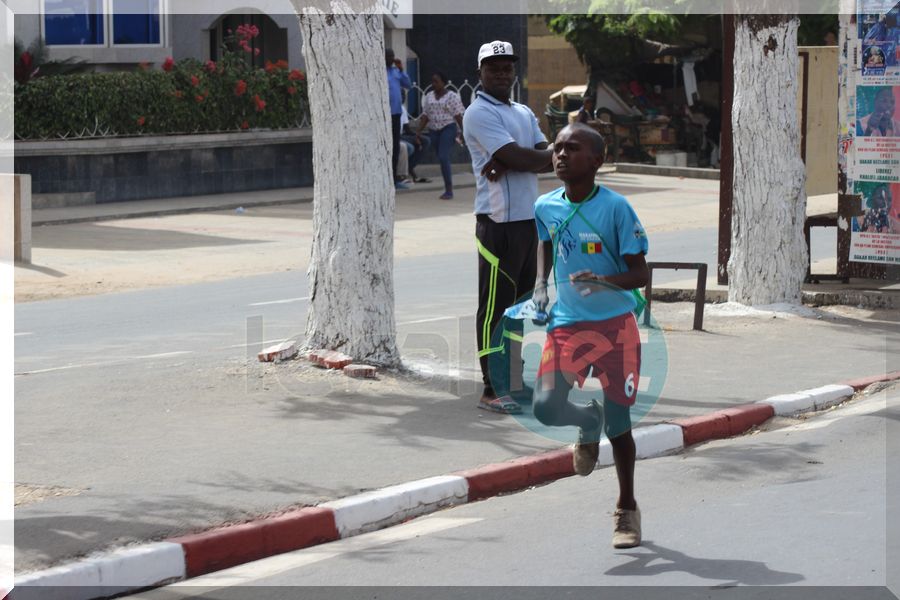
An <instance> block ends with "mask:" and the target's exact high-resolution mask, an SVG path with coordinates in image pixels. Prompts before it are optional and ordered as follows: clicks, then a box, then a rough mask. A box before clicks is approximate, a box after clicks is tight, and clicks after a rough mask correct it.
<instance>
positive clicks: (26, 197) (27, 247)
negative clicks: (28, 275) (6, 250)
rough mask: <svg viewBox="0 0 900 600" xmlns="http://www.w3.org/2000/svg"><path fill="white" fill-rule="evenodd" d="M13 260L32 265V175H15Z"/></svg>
mask: <svg viewBox="0 0 900 600" xmlns="http://www.w3.org/2000/svg"><path fill="white" fill-rule="evenodd" d="M14 179H15V190H14V192H13V215H14V217H13V219H14V220H13V228H14V233H13V259H14V260H15V261H17V262H23V263H28V264H30V263H31V175H15V177H14Z"/></svg>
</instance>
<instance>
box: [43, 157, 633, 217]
mask: <svg viewBox="0 0 900 600" xmlns="http://www.w3.org/2000/svg"><path fill="white" fill-rule="evenodd" d="M418 171H419V172H418V174H419V176H423V177H426V178H428V179H431V182H430V183H418V184H414V185H413V186H412V189H410V190H399V191H398V192H397V195H398V196H402V195H406V194H409V193H413V192H428V191H436V192H441V191H443V189H444V185H443V183H442V182H441V174H440V170H439V167H437V166H436V165H421V166H420V167H419V168H418ZM614 171H615V167H604V168H603V169H601V171H600V172H601V174H602V173H611V172H614ZM540 178H541V179H554V176H553V175H552V174H545V175H541V176H540ZM453 186H454V189H465V188H471V187H475V176H474V175H473V174H472V169H471V167H468V166H467V165H453ZM312 199H313V188H311V187H303V188H287V189H274V190H261V191H256V192H240V193H233V194H213V195H207V196H185V197H179V198H162V199H159V200H135V201H131V202H109V203H104V204H91V205H87V206H68V207H64V208H42V209H35V210H33V211H32V218H31V222H32V225H34V226H40V225H65V224H72V223H93V222H99V221H109V220H114V219H134V218H140V217H159V216H165V215H184V214H190V213H197V212H209V211H219V210H231V209H236V208H239V207H243V208H258V207H262V206H282V205H285V204H297V203H301V202H312Z"/></svg>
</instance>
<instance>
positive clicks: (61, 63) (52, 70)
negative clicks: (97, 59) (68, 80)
mask: <svg viewBox="0 0 900 600" xmlns="http://www.w3.org/2000/svg"><path fill="white" fill-rule="evenodd" d="M47 54H48V53H47V46H45V45H44V42H43V41H42V40H41V39H40V38H38V39H36V40H34V41H33V42H32V43H31V45H30V46H28V49H27V50H26V49H25V47H24V44H23V43H22V40H20V39H19V38H15V40H14V42H13V57H14V60H13V73H14V75H15V79H16V81H18V82H19V83H28V82H29V81H30V80H31V79H33V78H35V77H46V76H48V75H69V74H71V73H81V72H84V71H87V70H88V69H89V65H88V64H87V63H86V62H84V61H83V60H79V59H76V58H67V59H65V60H50V59H49V58H48V57H47Z"/></svg>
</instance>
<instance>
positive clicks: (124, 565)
mask: <svg viewBox="0 0 900 600" xmlns="http://www.w3.org/2000/svg"><path fill="white" fill-rule="evenodd" d="M897 380H900V371H894V372H891V373H886V374H884V375H875V376H871V377H865V378H860V379H854V380H851V381H846V382H843V383H840V384H834V385H826V386H822V387H819V388H815V389H810V390H802V391H799V392H795V393H793V394H784V395H778V396H772V397H769V398H766V399H764V400H760V401H758V402H755V403H751V404H744V405H742V406H738V407H735V408H730V409H726V410H722V411H717V412H714V413H710V414H708V415H704V416H700V417H691V418H686V419H676V420H674V421H672V422H670V423H662V424H659V425H653V426H649V427H639V428H636V429H634V432H633V433H634V438H635V444H636V446H637V454H638V458H642V459H646V458H653V457H657V456H664V455H668V454H675V453H678V452H681V451H683V450H684V449H685V448H687V447H690V446H692V445H695V444H699V443H702V442H706V441H710V440H714V439H724V438H728V437H734V436H738V435H741V434H743V433H745V432H746V431H748V430H750V429H752V428H753V427H756V426H759V425H762V424H763V423H765V422H766V421H768V420H769V419H771V418H772V417H774V416H777V415H796V414H800V413H804V412H811V411H821V410H825V409H827V408H829V407H832V406H835V405H837V404H840V403H842V402H844V401H845V400H847V399H849V398H851V397H852V396H853V394H854V393H856V392H859V391H862V390H864V389H866V388H867V387H869V386H870V385H873V384H876V383H882V382H891V381H897ZM598 464H599V465H602V466H605V465H611V464H613V461H612V451H611V447H610V445H609V441H608V440H607V439H604V440H603V441H602V442H601V449H600V458H599V460H598ZM572 475H574V470H573V467H572V452H571V449H569V448H564V449H559V450H553V451H550V452H543V453H540V454H536V455H532V456H526V457H520V458H515V459H512V460H509V461H506V462H502V463H497V464H490V465H485V466H482V467H478V468H475V469H469V470H465V471H460V472H457V473H453V474H450V475H446V476H438V477H431V478H428V479H422V480H418V481H413V482H408V483H404V484H400V485H395V486H390V487H387V488H383V489H380V490H375V491H373V492H366V493H364V494H359V495H357V496H350V497H348V498H343V499H340V500H335V501H331V502H326V503H324V504H322V505H320V506H317V507H308V508H302V509H298V510H295V511H290V512H288V513H285V514H282V515H278V516H270V517H264V518H261V519H257V520H254V521H250V522H247V523H242V524H239V525H230V526H226V527H219V528H216V529H212V530H209V531H205V532H201V533H196V534H191V535H186V536H179V537H175V538H170V539H168V540H165V541H163V542H157V543H152V544H144V545H138V546H132V547H128V548H122V549H118V550H114V551H111V552H105V553H100V554H97V555H94V556H91V557H88V558H86V559H83V560H80V561H76V562H73V563H68V564H64V565H60V566H57V567H53V568H50V569H46V570H43V571H36V572H33V573H29V574H26V575H23V576H22V577H20V578H18V579H17V580H16V582H15V586H16V588H25V589H27V588H38V587H39V588H41V596H40V597H41V599H42V600H44V599H55V598H59V599H61V600H62V599H66V600H92V599H94V598H101V597H107V596H111V595H118V594H123V593H125V592H129V591H134V592H136V591H138V590H142V589H146V588H150V587H157V586H161V585H166V584H169V583H173V582H176V581H180V580H184V579H189V578H192V577H197V576H199V575H204V574H207V573H212V572H215V571H219V570H222V569H226V568H230V567H234V566H237V565H240V564H245V563H247V562H251V561H254V560H260V559H262V558H266V557H269V556H274V555H277V554H281V553H284V552H290V551H293V550H299V549H302V548H308V547H311V546H316V545H319V544H324V543H327V542H331V541H335V540H338V539H344V538H348V537H353V536H355V535H359V534H361V533H366V532H370V531H375V530H378V529H383V528H385V527H390V526H391V525H395V524H399V523H402V522H404V521H406V520H408V519H410V518H414V517H417V516H422V515H426V514H430V513H433V512H436V511H438V510H441V509H443V508H446V507H449V506H457V505H461V504H465V503H467V502H474V501H476V500H482V499H486V498H490V497H494V496H498V495H501V494H506V493H512V492H516V491H519V490H523V489H526V488H529V487H533V486H537V485H541V484H545V483H549V482H552V481H555V480H557V479H562V478H565V477H570V476H572ZM5 598H8V599H9V600H17V598H18V595H17V594H16V591H15V589H14V590H13V591H12V592H10V594H9V595H7V596H6V597H5Z"/></svg>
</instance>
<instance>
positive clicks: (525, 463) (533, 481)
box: [453, 450, 575, 502]
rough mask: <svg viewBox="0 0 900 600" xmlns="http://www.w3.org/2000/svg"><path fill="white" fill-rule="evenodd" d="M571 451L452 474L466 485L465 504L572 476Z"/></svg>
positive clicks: (527, 457)
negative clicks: (467, 497)
mask: <svg viewBox="0 0 900 600" xmlns="http://www.w3.org/2000/svg"><path fill="white" fill-rule="evenodd" d="M574 474H575V471H574V468H573V466H572V451H571V450H555V451H553V452H545V453H543V454H537V455H535V456H526V457H522V458H517V459H514V460H511V461H509V462H503V463H497V464H493V465H486V466H483V467H478V468H477V469H470V470H468V471H460V472H457V473H453V475H458V476H460V477H465V478H466V481H468V483H469V502H474V501H476V500H482V499H484V498H491V497H493V496H496V495H498V494H503V493H506V492H514V491H516V490H521V489H523V488H526V487H529V486H532V485H538V484H541V483H546V482H547V481H553V480H554V479H560V478H562V477H568V476H570V475H574Z"/></svg>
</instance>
